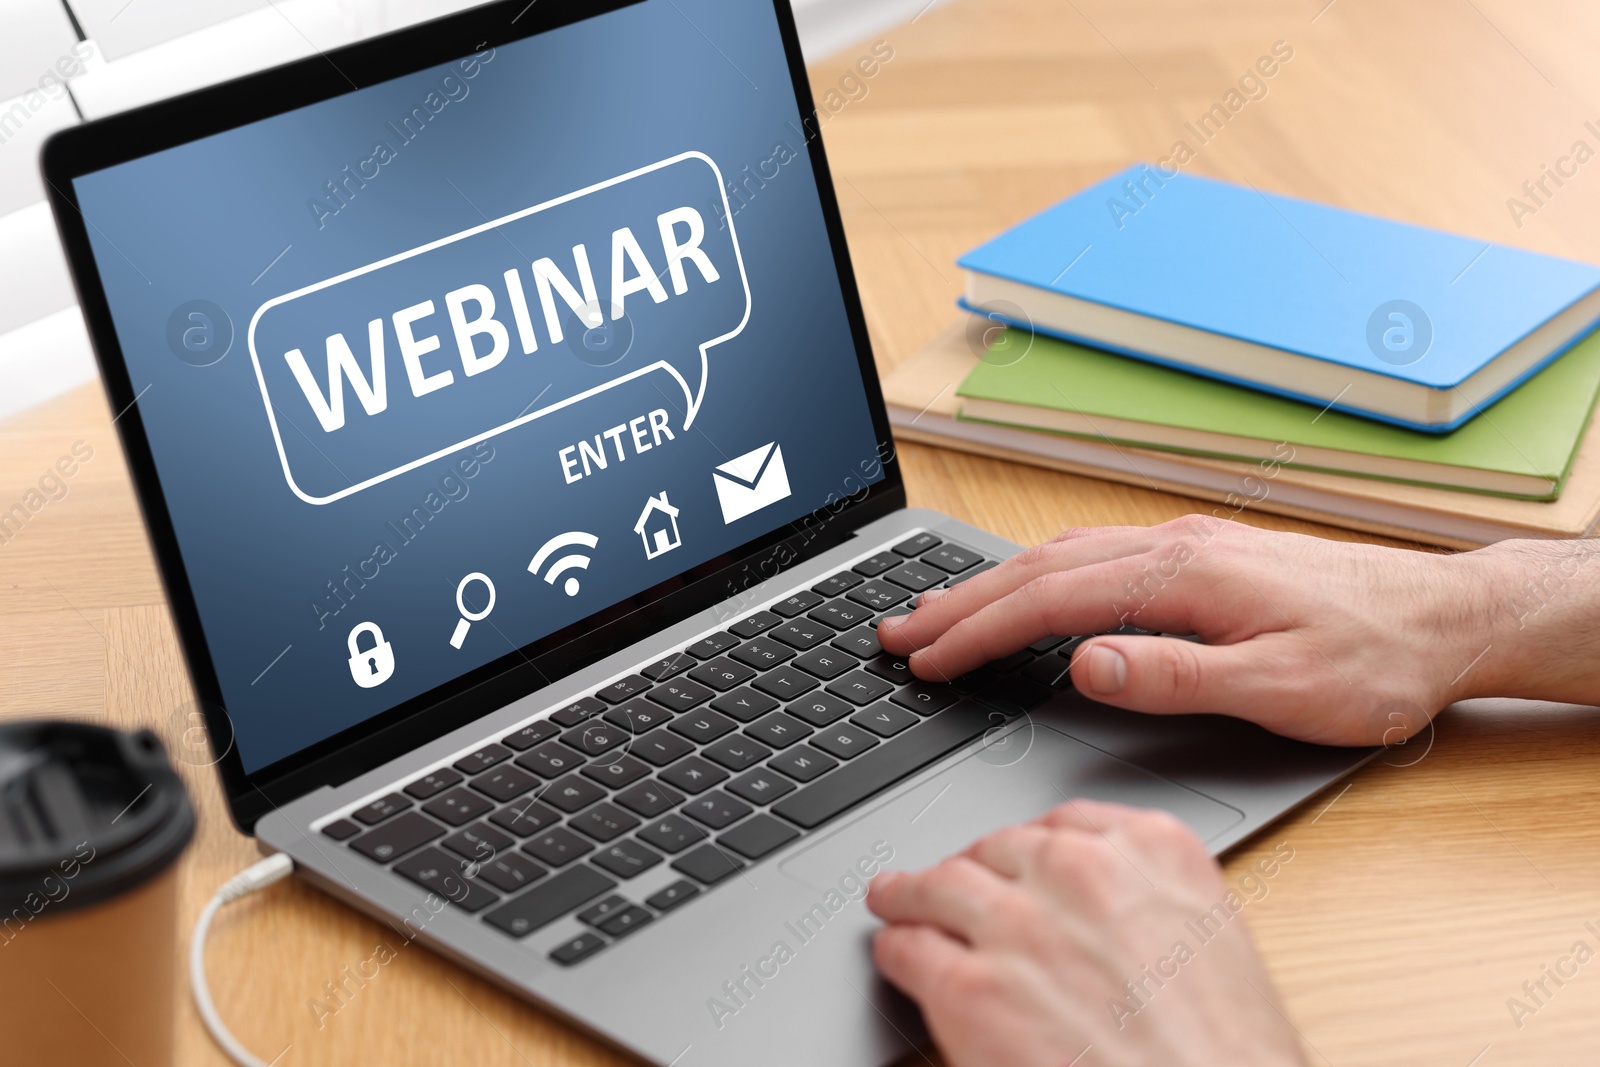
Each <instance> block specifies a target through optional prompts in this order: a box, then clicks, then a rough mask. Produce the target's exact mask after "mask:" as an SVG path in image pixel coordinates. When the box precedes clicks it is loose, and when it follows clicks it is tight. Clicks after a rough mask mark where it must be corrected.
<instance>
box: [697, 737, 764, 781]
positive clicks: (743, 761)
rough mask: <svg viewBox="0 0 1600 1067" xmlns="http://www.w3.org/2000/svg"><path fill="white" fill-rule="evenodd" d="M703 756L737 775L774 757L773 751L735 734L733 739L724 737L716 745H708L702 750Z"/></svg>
mask: <svg viewBox="0 0 1600 1067" xmlns="http://www.w3.org/2000/svg"><path fill="white" fill-rule="evenodd" d="M702 755H704V756H705V757H706V758H707V759H711V760H715V761H716V762H718V763H720V764H722V765H723V766H724V767H726V768H728V770H730V771H733V772H734V773H736V774H737V773H738V772H739V771H742V770H746V769H748V768H750V767H754V766H755V765H756V764H758V763H760V762H761V761H762V760H764V759H766V758H767V757H768V756H770V755H772V749H770V748H768V747H767V746H766V745H763V744H761V743H760V742H758V741H754V740H752V739H751V738H748V737H746V736H744V735H743V734H734V735H733V736H732V737H724V738H723V739H722V740H720V741H718V742H717V743H716V744H713V745H707V746H706V747H705V748H704V749H703V750H702Z"/></svg>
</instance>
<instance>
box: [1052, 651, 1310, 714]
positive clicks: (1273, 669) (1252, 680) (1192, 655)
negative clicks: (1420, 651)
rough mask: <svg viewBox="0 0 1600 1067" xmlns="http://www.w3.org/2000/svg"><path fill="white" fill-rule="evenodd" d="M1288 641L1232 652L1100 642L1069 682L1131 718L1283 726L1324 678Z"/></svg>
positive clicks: (1079, 656)
mask: <svg viewBox="0 0 1600 1067" xmlns="http://www.w3.org/2000/svg"><path fill="white" fill-rule="evenodd" d="M1293 641H1294V637H1293V636H1292V635H1290V634H1283V633H1275V634H1263V635H1261V636H1258V637H1253V638H1251V639H1250V640H1248V641H1241V642H1239V643H1237V644H1232V645H1202V644H1197V643H1195V642H1193V641H1180V640H1176V639H1174V638H1171V637H1129V636H1122V635H1118V636H1115V637H1097V638H1095V639H1094V640H1092V641H1086V642H1084V643H1083V644H1082V645H1080V646H1079V647H1078V651H1077V653H1076V654H1075V655H1074V656H1073V657H1072V683H1073V685H1074V686H1075V687H1076V688H1077V690H1078V692H1080V693H1082V694H1084V695H1085V696H1087V697H1090V698H1092V699H1094V700H1098V701H1100V702H1101V703H1103V704H1111V705H1113V706H1115V707H1119V708H1127V709H1129V710H1130V711H1143V712H1149V713H1152V714H1171V715H1189V714H1205V713H1214V714H1219V715H1233V716H1235V717H1237V718H1243V719H1249V720H1251V721H1253V722H1260V723H1263V724H1266V723H1268V722H1278V723H1281V722H1282V721H1283V720H1284V719H1285V718H1286V717H1288V716H1290V715H1292V714H1293V712H1294V711H1295V710H1297V709H1298V708H1299V707H1300V705H1302V704H1304V703H1305V700H1306V696H1307V693H1308V682H1313V681H1315V679H1317V678H1319V677H1320V676H1321V672H1320V671H1317V670H1316V669H1315V665H1313V664H1308V663H1305V662H1304V657H1303V656H1300V655H1299V654H1298V653H1299V650H1298V649H1297V648H1294V647H1292V645H1291V643H1292V642H1293Z"/></svg>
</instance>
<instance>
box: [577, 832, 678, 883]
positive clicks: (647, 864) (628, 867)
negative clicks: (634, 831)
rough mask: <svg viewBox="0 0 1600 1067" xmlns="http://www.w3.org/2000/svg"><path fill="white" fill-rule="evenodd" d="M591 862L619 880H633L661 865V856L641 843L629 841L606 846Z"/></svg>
mask: <svg viewBox="0 0 1600 1067" xmlns="http://www.w3.org/2000/svg"><path fill="white" fill-rule="evenodd" d="M590 862H591V863H593V864H594V865H595V866H596V867H603V868H604V869H605V870H607V871H610V872H611V873H612V874H614V875H616V876H617V877H618V878H632V877H634V876H635V875H639V874H643V873H644V872H645V871H648V870H649V869H650V868H652V867H654V866H655V865H656V864H658V863H660V862H661V856H660V854H659V853H657V852H654V851H652V850H650V849H648V848H645V847H644V846H643V845H641V844H639V842H637V841H634V840H632V839H629V840H626V841H617V842H614V843H612V844H610V845H608V846H606V847H605V848H603V849H601V850H600V851H599V852H598V853H596V855H595V857H594V859H592V860H591V861H590Z"/></svg>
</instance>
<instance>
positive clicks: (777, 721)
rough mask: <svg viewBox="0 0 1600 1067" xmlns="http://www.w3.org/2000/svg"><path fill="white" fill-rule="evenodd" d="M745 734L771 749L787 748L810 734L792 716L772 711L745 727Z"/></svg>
mask: <svg viewBox="0 0 1600 1067" xmlns="http://www.w3.org/2000/svg"><path fill="white" fill-rule="evenodd" d="M744 732H745V733H746V734H748V735H749V736H751V737H753V738H755V739H756V740H757V741H760V742H761V743H762V744H764V745H771V746H772V747H773V748H788V747H789V746H790V745H792V744H794V743H795V742H796V741H803V740H805V738H806V737H807V736H808V735H809V734H810V733H811V727H809V726H807V725H806V724H805V723H803V722H801V721H800V720H799V719H797V718H795V717H794V716H793V715H788V714H785V713H784V712H781V711H774V712H773V713H772V714H770V715H767V716H765V717H764V718H761V719H757V720H756V721H755V722H753V723H751V724H750V725H749V726H747V727H745V731H744Z"/></svg>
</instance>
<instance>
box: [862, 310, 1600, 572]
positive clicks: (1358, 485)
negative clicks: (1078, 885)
mask: <svg viewBox="0 0 1600 1067" xmlns="http://www.w3.org/2000/svg"><path fill="white" fill-rule="evenodd" d="M966 325H967V324H966V323H965V322H961V323H957V324H955V325H953V326H951V327H950V328H949V329H947V330H945V331H944V332H943V333H941V334H940V335H939V336H938V337H936V338H934V340H933V341H932V343H930V344H929V345H928V347H927V348H925V349H923V350H922V351H921V352H919V353H917V355H915V356H913V357H912V358H911V359H909V360H907V361H906V362H905V363H903V364H901V366H900V367H899V368H898V369H896V370H895V371H894V372H893V373H892V374H890V375H888V376H887V377H886V378H885V379H884V382H883V391H884V398H885V400H886V401H887V402H888V405H889V421H890V422H891V423H892V424H893V426H894V430H895V434H896V436H898V437H900V438H901V439H902V440H906V441H916V442H920V443H923V444H931V445H939V446H942V447H945V448H955V449H959V450H961V451H964V452H975V453H977V454H979V455H985V456H993V457H996V458H999V459H1009V460H1013V461H1015V462H1018V463H1031V464H1033V465H1035V466H1040V467H1049V468H1052V469H1054V470H1062V471H1068V472H1070V473H1072V474H1080V475H1085V476H1088V477H1091V478H1105V479H1109V480H1111V481H1115V482H1124V483H1126V484H1129V485H1138V486H1144V487H1146V488H1151V489H1157V490H1160V491H1162V492H1167V493H1177V494H1179V495H1182V496H1190V497H1199V498H1201V499H1203V500H1208V501H1212V502H1213V503H1214V504H1215V505H1216V506H1215V508H1213V509H1212V510H1214V512H1215V513H1216V514H1218V515H1221V516H1228V515H1230V514H1236V513H1238V512H1239V511H1243V510H1245V509H1247V508H1253V509H1258V510H1261V511H1267V512H1272V513H1275V514H1280V515H1290V516H1293V517H1295V518H1299V519H1307V520H1310V521H1312V522H1322V523H1328V524H1330V525H1333V526H1344V527H1348V528H1350V529H1353V530H1362V531H1365V532H1367V533H1375V534H1382V535H1384V536H1387V537H1396V538H1402V539H1406V540H1413V541H1422V542H1425V543H1427V544H1434V545H1443V546H1445V547H1448V548H1479V547H1482V546H1483V545H1486V544H1491V543H1493V542H1495V541H1503V540H1506V539H1507V538H1513V537H1550V538H1575V537H1589V536H1593V535H1594V533H1595V530H1596V526H1597V524H1600V431H1597V430H1596V428H1595V426H1600V420H1597V421H1596V423H1595V425H1593V426H1591V427H1590V429H1589V433H1588V436H1587V437H1586V438H1585V439H1584V442H1583V444H1582V445H1581V446H1580V447H1579V449H1578V456H1577V459H1576V460H1575V461H1574V462H1573V466H1572V473H1571V475H1570V476H1569V478H1568V480H1567V485H1566V490H1565V491H1564V492H1563V493H1562V495H1561V499H1559V500H1554V501H1548V502H1546V501H1529V500H1510V499H1505V498H1501V497H1494V496H1484V495H1482V494H1478V493H1463V492H1453V491H1451V490H1448V489H1433V488H1428V487H1424V486H1413V485H1404V484H1399V483H1394V482H1383V481H1374V480H1372V479H1368V478H1351V477H1345V476H1342V475H1338V474H1327V473H1323V472H1321V471H1307V470H1292V469H1290V468H1287V467H1283V466H1279V465H1277V464H1273V463H1270V462H1264V463H1241V462H1236V461H1230V460H1220V459H1208V458H1205V457H1201V456H1186V455H1180V454H1176V453H1170V452H1155V451H1150V450H1148V449H1142V448H1129V447H1127V446H1125V445H1116V444H1113V443H1112V442H1110V441H1109V440H1107V441H1093V440H1085V439H1082V438H1074V437H1067V436H1064V435H1061V434H1054V433H1048V432H1045V431H1036V430H1023V429H1017V428H1014V427H1008V426H995V425H991V424H988V423H981V422H965V421H962V420H959V419H957V418H956V415H957V413H958V412H959V410H960V407H961V398H960V397H958V396H956V389H957V387H959V386H960V384H961V382H962V380H963V379H965V378H966V376H967V374H968V373H969V372H970V371H971V370H972V368H973V367H974V366H975V365H976V364H977V362H978V356H977V355H976V354H975V353H974V352H973V351H972V349H971V348H970V347H969V345H968V343H967V338H966Z"/></svg>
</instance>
